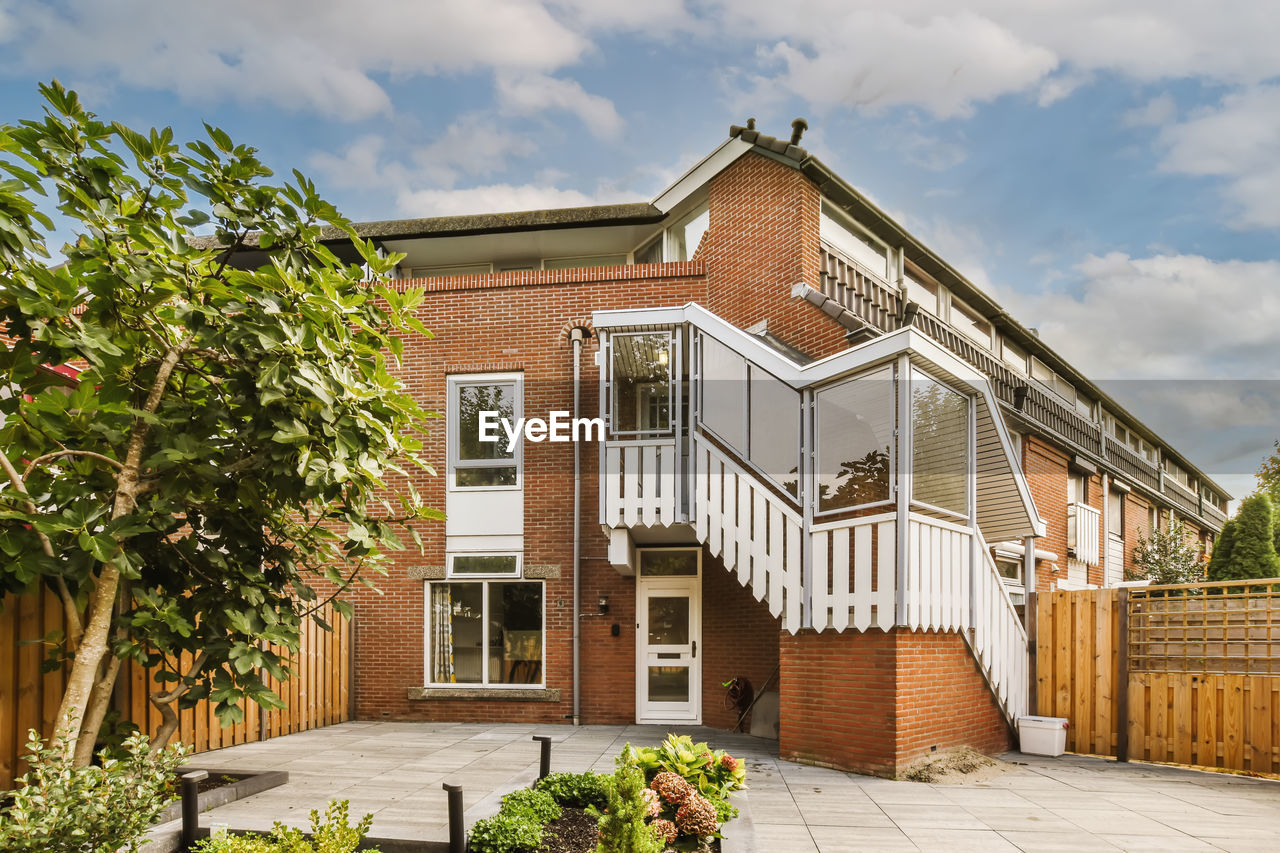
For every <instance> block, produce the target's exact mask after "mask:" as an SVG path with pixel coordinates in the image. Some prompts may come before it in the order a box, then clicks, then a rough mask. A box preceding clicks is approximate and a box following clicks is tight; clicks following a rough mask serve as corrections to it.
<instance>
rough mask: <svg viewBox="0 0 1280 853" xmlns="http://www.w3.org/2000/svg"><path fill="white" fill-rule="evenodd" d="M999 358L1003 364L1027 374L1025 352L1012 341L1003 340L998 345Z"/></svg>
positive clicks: (1024, 374)
mask: <svg viewBox="0 0 1280 853" xmlns="http://www.w3.org/2000/svg"><path fill="white" fill-rule="evenodd" d="M1000 358H1001V359H1003V360H1004V363H1005V364H1007V365H1009V366H1010V367H1012V368H1013V369H1014V370H1016V371H1018V372H1019V373H1021V374H1022V375H1023V376H1026V374H1027V351H1026V350H1024V349H1023V348H1022V347H1020V346H1018V345H1017V344H1015V343H1013V342H1012V341H1009V340H1005V341H1002V342H1001V344H1000Z"/></svg>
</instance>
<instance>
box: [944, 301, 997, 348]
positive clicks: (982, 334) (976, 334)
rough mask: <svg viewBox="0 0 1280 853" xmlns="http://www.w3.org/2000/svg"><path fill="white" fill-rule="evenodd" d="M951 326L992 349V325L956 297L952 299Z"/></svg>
mask: <svg viewBox="0 0 1280 853" xmlns="http://www.w3.org/2000/svg"><path fill="white" fill-rule="evenodd" d="M951 325H953V326H955V327H956V329H957V330H959V331H960V333H961V334H963V335H964V336H965V337H967V338H969V339H971V340H973V341H976V342H977V343H979V344H982V346H984V347H986V348H987V349H991V323H989V322H988V321H987V319H986V318H985V317H983V316H982V315H981V314H979V313H978V312H977V311H976V310H974V309H973V308H970V307H969V306H968V305H966V304H965V303H963V302H961V301H960V300H959V299H957V298H956V297H954V296H953V297H951Z"/></svg>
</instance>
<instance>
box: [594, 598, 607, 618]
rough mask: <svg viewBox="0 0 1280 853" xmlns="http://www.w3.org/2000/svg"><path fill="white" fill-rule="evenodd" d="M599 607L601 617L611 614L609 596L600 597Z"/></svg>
mask: <svg viewBox="0 0 1280 853" xmlns="http://www.w3.org/2000/svg"><path fill="white" fill-rule="evenodd" d="M597 605H598V606H599V608H600V615H601V616H603V615H604V614H606V613H608V612H609V596H607V595H602V596H600V600H599V601H598V602H597Z"/></svg>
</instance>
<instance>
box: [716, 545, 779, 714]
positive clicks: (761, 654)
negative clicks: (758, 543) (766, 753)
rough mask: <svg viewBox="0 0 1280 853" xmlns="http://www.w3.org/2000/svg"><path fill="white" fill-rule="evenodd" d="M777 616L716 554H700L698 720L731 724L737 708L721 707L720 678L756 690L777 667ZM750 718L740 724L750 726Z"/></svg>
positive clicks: (723, 691)
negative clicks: (740, 679) (746, 683)
mask: <svg viewBox="0 0 1280 853" xmlns="http://www.w3.org/2000/svg"><path fill="white" fill-rule="evenodd" d="M781 630H782V626H781V620H779V619H775V618H774V617H773V616H771V615H769V608H768V607H767V606H766V605H765V603H764V602H762V601H756V600H755V597H754V596H753V595H752V593H751V591H750V590H748V589H747V588H746V587H744V586H742V585H741V584H740V583H738V578H737V576H736V575H734V574H730V573H729V572H728V571H727V570H726V569H725V568H724V563H722V562H721V561H720V560H719V559H718V558H715V557H712V556H711V555H710V553H704V554H703V558H702V644H703V649H704V651H703V652H702V721H703V723H704V724H705V725H708V726H715V727H716V728H721V729H731V728H733V727H734V725H736V724H737V722H738V711H737V710H736V709H735V708H726V707H725V688H724V687H723V684H724V682H726V681H728V680H729V679H731V678H738V677H744V678H746V679H747V680H748V681H750V682H751V685H752V687H753V688H754V689H755V690H761V689H768V690H773V691H776V690H777V689H778V683H777V680H776V679H775V680H774V682H773V683H772V684H771V685H769V686H768V687H767V688H766V686H765V683H766V681H768V679H769V678H770V677H771V676H773V674H774V671H775V669H776V668H777V666H778V642H779V641H778V637H779V634H780V633H781ZM749 720H750V718H748V721H747V722H746V723H745V724H744V725H749Z"/></svg>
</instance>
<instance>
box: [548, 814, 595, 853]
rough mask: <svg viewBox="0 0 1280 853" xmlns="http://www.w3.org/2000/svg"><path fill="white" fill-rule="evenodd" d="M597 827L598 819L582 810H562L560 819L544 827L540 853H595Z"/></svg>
mask: <svg viewBox="0 0 1280 853" xmlns="http://www.w3.org/2000/svg"><path fill="white" fill-rule="evenodd" d="M596 826H597V825H596V819H595V818H593V817H592V816H591V815H589V814H587V813H586V812H585V811H583V810H582V809H574V808H567V807H566V808H564V809H561V811H560V819H559V820H553V821H551V823H548V824H547V825H546V826H545V827H543V829H542V847H541V848H539V851H538V853H594V851H595V849H596V834H597V829H596Z"/></svg>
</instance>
